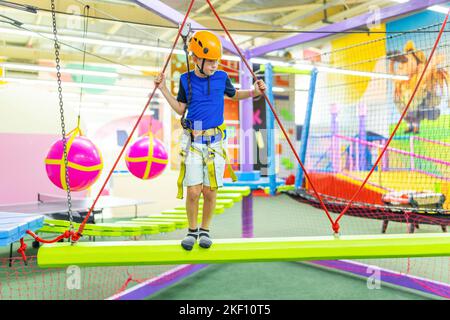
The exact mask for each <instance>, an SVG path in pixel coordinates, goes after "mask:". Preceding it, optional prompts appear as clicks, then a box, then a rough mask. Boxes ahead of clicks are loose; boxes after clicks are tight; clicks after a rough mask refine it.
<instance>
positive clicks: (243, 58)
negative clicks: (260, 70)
mask: <svg viewBox="0 0 450 320" xmlns="http://www.w3.org/2000/svg"><path fill="white" fill-rule="evenodd" d="M206 2H207V3H208V5H209V7H210V8H211V11H212V12H213V13H214V15H215V16H216V18H217V20H218V21H219V23H220V25H221V26H222V28H223V30H224V31H225V33H226V34H227V36H228V38H229V39H230V41H231V43H232V44H233V46H234V47H235V48H236V51H237V52H238V54H239V56H240V57H241V59H242V61H243V62H244V63H245V65H246V66H247V69H248V70H249V71H250V73H251V75H252V76H253V79H254V80H255V81H256V80H258V78H257V77H256V75H255V73H254V72H253V70H252V68H251V67H250V65H249V64H248V62H247V59H245V57H244V56H243V55H242V53H241V50H240V49H239V47H238V46H237V45H236V43H235V42H234V40H233V38H232V37H231V34H230V33H229V32H228V29H227V27H225V25H224V23H223V22H222V20H221V19H220V17H219V15H218V14H217V12H216V10H215V9H214V7H213V5H212V4H211V2H210V1H209V0H206ZM262 94H263V96H264V99H265V100H266V102H267V104H268V105H269V107H270V109H271V110H272V113H273V115H274V117H275V119H276V120H277V122H278V125H279V126H280V129H281V131H283V133H284V136H285V137H286V140H287V142H288V143H289V146H290V147H291V150H292V153H293V154H294V156H295V158H296V159H297V162H298V164H299V165H300V167H301V168H302V170H303V172H304V173H305V177H306V179H308V181H309V183H310V185H311V188H312V189H313V191H314V194H315V195H316V197H317V199H318V200H319V202H320V206H321V207H322V209H323V210H324V211H325V213H326V215H327V217H328V219H329V220H330V222H331V223H332V225H334V223H333V219H332V218H331V215H330V213H329V212H328V209H327V207H326V206H325V203H324V202H323V200H322V197H321V196H320V194H319V193H318V192H317V190H316V188H315V186H314V184H313V182H312V180H311V178H310V176H309V174H308V172H307V170H306V168H305V166H304V165H303V163H302V161H301V160H300V157H299V156H298V154H297V152H296V151H295V147H294V145H293V144H292V141H291V139H290V138H289V136H288V134H287V132H286V130H285V129H284V126H283V124H282V123H281V121H280V119H279V117H278V115H277V113H276V112H275V109H274V107H273V106H272V103H271V102H270V100H269V98H268V97H267V95H266V93H265V92H263V93H262ZM335 232H337V231H336V230H335Z"/></svg>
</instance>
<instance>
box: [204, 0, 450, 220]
mask: <svg viewBox="0 0 450 320" xmlns="http://www.w3.org/2000/svg"><path fill="white" fill-rule="evenodd" d="M206 1H208V0H206ZM449 14H450V10H449V12H448V13H447V16H446V17H445V20H444V22H443V24H442V27H441V30H440V31H439V34H438V36H437V39H436V41H435V43H434V46H433V49H432V50H431V53H430V56H429V58H428V61H427V63H426V64H425V68H424V69H423V71H422V74H421V75H420V78H419V81H417V83H416V86H415V88H414V91H413V93H412V95H411V97H410V98H409V101H408V104H407V105H406V107H405V109H404V110H403V112H402V115H401V117H400V120H399V121H398V123H397V125H396V126H395V128H394V131H392V134H391V136H390V137H389V139H388V141H387V143H386V145H385V146H384V148H383V149H382V151H381V153H380V154H379V155H378V158H377V161H376V162H375V164H374V165H373V167H372V169H371V170H370V172H369V174H368V175H367V177H366V179H364V182H363V183H362V184H361V186H360V187H359V189H358V191H356V193H355V194H354V195H353V197H352V198H351V199H350V201H349V203H348V204H347V206H346V207H345V208H344V210H343V211H342V212H341V213H340V214H339V216H338V217H337V218H336V221H335V222H334V223H335V224H338V221H339V220H340V219H341V218H342V217H343V215H344V214H345V213H346V212H347V211H348V209H349V208H350V206H351V205H352V203H353V202H354V201H355V199H356V197H357V196H358V195H359V194H360V192H361V191H362V189H363V188H364V186H365V185H366V183H367V181H368V180H369V178H370V176H371V175H372V173H373V172H374V171H375V168H376V167H377V166H378V164H379V163H380V160H381V158H382V157H383V155H384V153H385V152H386V150H387V148H388V146H389V144H390V143H391V141H392V139H393V138H394V135H395V133H396V132H397V130H398V128H399V127H400V124H401V122H402V121H403V118H404V117H405V116H406V112H407V111H408V109H409V106H410V104H411V102H412V100H413V99H414V97H415V96H416V92H417V90H418V89H419V86H420V83H421V82H422V79H423V77H424V76H425V72H426V71H427V69H428V65H429V64H430V62H431V59H432V58H433V55H434V52H435V51H436V48H437V46H438V44H439V41H440V40H441V36H442V33H443V32H444V29H445V26H446V24H447V20H448V16H449Z"/></svg>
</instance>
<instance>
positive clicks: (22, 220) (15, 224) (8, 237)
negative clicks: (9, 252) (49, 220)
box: [0, 212, 44, 246]
mask: <svg viewBox="0 0 450 320" xmlns="http://www.w3.org/2000/svg"><path fill="white" fill-rule="evenodd" d="M43 226H44V216H42V215H36V214H22V213H10V212H0V246H7V245H9V244H11V243H13V242H16V241H19V240H20V239H21V238H23V237H24V236H25V235H26V231H27V230H31V231H36V230H39V229H40V228H42V227H43Z"/></svg>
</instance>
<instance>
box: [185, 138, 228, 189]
mask: <svg viewBox="0 0 450 320" xmlns="http://www.w3.org/2000/svg"><path fill="white" fill-rule="evenodd" d="M189 139H190V138H189V137H188V136H187V135H185V134H183V135H182V136H181V143H180V146H181V150H184V149H185V148H186V144H187V143H188V141H189ZM192 146H193V147H194V148H195V149H197V150H199V151H200V150H201V152H202V154H203V158H204V159H206V158H207V156H208V147H207V146H206V144H202V143H196V142H193V143H192ZM210 147H211V148H212V149H214V151H215V154H214V169H215V175H216V181H217V186H218V187H223V175H224V172H225V165H226V160H225V159H224V157H223V156H222V148H223V149H225V150H227V141H226V139H225V140H222V141H218V142H214V143H211V145H210ZM203 158H202V156H200V154H199V153H198V152H194V151H192V150H190V151H189V153H188V156H187V157H186V161H185V163H186V174H185V176H184V181H183V186H185V187H190V186H196V185H199V184H203V185H204V186H208V187H209V186H211V183H210V181H209V175H208V168H207V166H206V164H205V163H204V162H203Z"/></svg>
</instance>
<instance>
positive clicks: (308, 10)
mask: <svg viewBox="0 0 450 320" xmlns="http://www.w3.org/2000/svg"><path fill="white" fill-rule="evenodd" d="M10 1H11V2H14V3H16V4H22V5H30V6H34V7H37V8H38V10H37V12H36V13H29V12H26V11H23V10H18V9H14V8H10V7H7V6H4V5H1V1H0V15H1V16H0V30H1V32H0V34H1V35H0V56H3V57H4V58H6V59H7V60H8V62H21V63H37V62H38V61H46V60H48V61H54V49H53V42H52V37H53V35H52V17H51V11H50V1H49V0H33V1H24V0H10ZM161 2H162V3H164V4H166V5H168V6H170V7H172V8H173V9H175V10H177V11H178V12H180V13H185V12H186V10H187V7H188V5H189V3H190V1H189V0H163V1H161ZM211 2H212V4H213V5H215V7H216V9H217V11H218V12H219V14H220V16H221V18H222V19H223V21H224V23H225V24H226V26H227V27H228V28H229V29H230V30H232V35H233V37H234V39H235V40H236V42H237V43H238V45H239V46H240V47H241V48H242V49H247V48H250V47H254V46H258V45H262V44H265V43H269V42H270V41H273V40H274V39H278V38H282V37H286V36H290V35H293V34H295V32H298V31H300V30H315V29H317V28H320V27H321V26H324V25H327V24H329V23H335V22H339V21H342V20H344V19H348V18H351V17H353V16H357V15H360V14H362V13H365V12H367V10H368V7H369V6H371V5H373V6H378V7H380V8H381V7H385V6H388V5H392V4H393V2H392V1H389V0H326V1H325V0H278V1H276V4H275V3H274V2H271V1H265V0H220V1H219V0H211ZM86 5H89V18H88V19H87V20H86V18H84V17H81V16H80V15H82V14H83V11H84V10H85V6H86ZM56 10H57V11H58V13H57V27H58V35H59V36H60V37H61V42H62V43H63V45H62V49H61V59H62V60H63V61H65V62H80V61H82V59H83V51H84V44H83V43H82V41H80V38H83V37H86V38H88V39H91V43H89V44H87V45H86V51H87V55H86V57H85V59H86V61H87V62H97V63H111V64H121V65H125V66H126V65H134V66H154V67H156V66H158V65H160V64H161V63H162V61H163V59H164V57H165V54H164V53H158V52H154V51H152V50H143V49H141V48H140V47H139V46H138V45H146V46H158V47H165V48H168V47H170V46H171V45H172V43H173V41H174V39H175V36H176V32H177V25H175V23H173V22H170V21H168V20H166V19H164V18H163V17H161V16H158V15H157V14H155V13H153V12H151V11H149V10H146V9H144V8H142V7H141V6H139V5H138V4H136V3H135V2H134V1H124V0H94V1H89V0H57V1H56ZM84 12H85V13H86V12H87V11H84ZM190 18H192V19H194V20H195V21H196V22H198V23H200V24H202V25H203V26H205V27H206V28H211V29H218V30H219V29H220V25H219V24H218V22H217V21H216V19H215V17H214V16H213V14H212V13H211V10H210V8H209V7H208V5H207V4H206V2H205V1H202V0H197V1H196V2H195V4H194V6H193V9H192V12H191V15H190ZM11 19H13V20H11ZM86 21H87V33H86V35H84V25H85V23H86ZM8 22H9V23H8ZM12 22H20V23H23V25H22V27H21V28H17V27H16V26H14V25H12V24H11V23H12ZM26 30H28V32H26ZM246 30H247V31H246ZM248 30H251V31H252V32H249V31H248ZM270 31H273V32H270ZM39 33H40V34H39ZM218 33H220V34H223V32H219V31H218ZM69 36H72V37H76V38H77V39H78V40H76V41H75V40H73V38H67V37H69ZM64 37H66V38H64ZM67 39H68V40H67ZM101 40H103V41H101ZM105 40H106V41H111V42H110V43H108V42H105ZM111 43H113V44H114V45H110V44H111ZM117 43H119V45H116V44H117ZM66 44H67V45H66ZM127 44H128V45H127ZM308 45H311V44H308ZM314 45H320V43H319V44H317V43H314Z"/></svg>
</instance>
